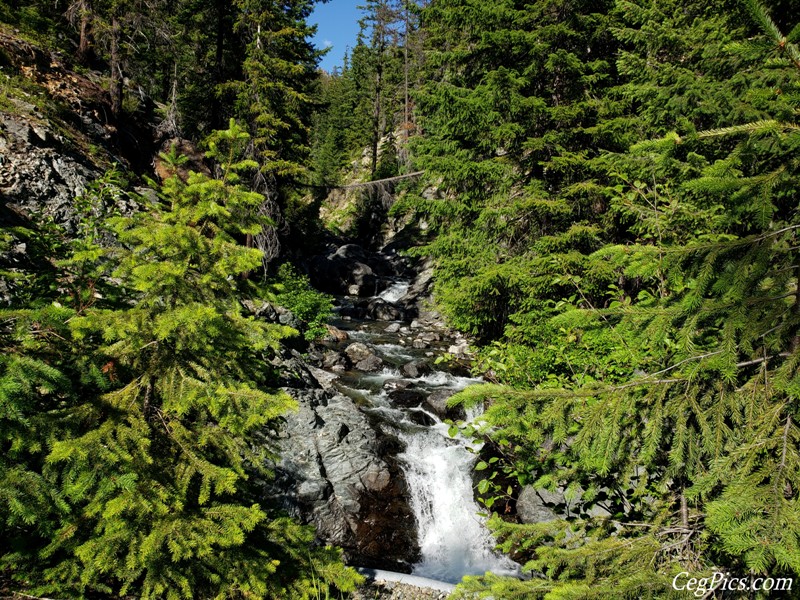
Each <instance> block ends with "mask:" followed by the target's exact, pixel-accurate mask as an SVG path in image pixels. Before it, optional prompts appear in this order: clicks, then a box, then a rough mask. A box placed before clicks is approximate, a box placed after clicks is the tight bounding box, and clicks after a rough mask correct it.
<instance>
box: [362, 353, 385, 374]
mask: <svg viewBox="0 0 800 600" xmlns="http://www.w3.org/2000/svg"><path fill="white" fill-rule="evenodd" d="M382 366H383V360H381V358H380V357H378V356H375V355H374V354H371V355H369V356H368V357H367V358H365V359H364V360H360V361H358V362H357V363H356V369H358V370H359V371H366V372H370V371H377V370H378V369H380V368H381V367H382Z"/></svg>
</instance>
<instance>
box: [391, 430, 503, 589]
mask: <svg viewBox="0 0 800 600" xmlns="http://www.w3.org/2000/svg"><path fill="white" fill-rule="evenodd" d="M401 438H402V440H403V441H404V442H405V443H406V451H405V452H404V453H403V454H400V455H399V458H401V459H402V460H403V462H404V463H405V474H406V481H407V483H408V487H409V492H410V504H411V509H412V510H413V511H414V516H415V517H416V520H417V531H418V536H419V545H420V551H421V554H422V559H421V560H420V562H419V563H417V564H416V565H415V567H414V571H413V574H414V575H419V576H421V577H430V578H432V579H438V580H440V581H447V582H452V583H456V582H458V581H460V580H461V578H462V577H463V576H464V575H476V574H481V575H482V574H483V573H485V572H486V571H494V572H498V573H506V574H510V573H515V572H516V568H515V567H516V565H515V564H514V563H513V562H512V561H511V560H510V559H508V558H506V557H504V556H500V555H498V554H497V553H495V552H494V551H493V550H492V547H493V545H494V542H493V540H492V538H491V536H490V534H489V532H488V531H487V530H486V527H485V526H484V524H483V519H482V518H481V517H479V516H478V514H477V513H478V512H480V508H479V507H478V505H477V504H476V503H475V500H474V499H473V491H472V478H471V472H472V464H473V462H474V460H475V456H474V455H473V454H471V453H470V452H468V451H467V449H466V448H465V447H464V445H463V444H462V443H461V442H460V441H457V440H452V439H450V438H449V437H448V436H447V426H446V425H444V424H438V425H436V426H433V427H430V428H428V429H426V430H424V431H416V432H414V433H403V434H401Z"/></svg>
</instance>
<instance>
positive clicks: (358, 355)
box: [344, 342, 375, 363]
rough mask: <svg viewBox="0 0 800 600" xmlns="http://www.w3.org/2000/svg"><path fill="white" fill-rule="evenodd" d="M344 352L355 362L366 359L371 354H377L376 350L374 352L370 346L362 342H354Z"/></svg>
mask: <svg viewBox="0 0 800 600" xmlns="http://www.w3.org/2000/svg"><path fill="white" fill-rule="evenodd" d="M344 352H345V354H347V356H348V358H350V360H351V361H353V362H354V363H357V362H359V361H362V360H365V359H367V358H369V357H370V356H375V352H373V351H372V350H371V349H370V348H369V346H367V345H366V344H363V343H361V342H354V343H352V344H350V345H349V346H348V347H347V348H345V350H344Z"/></svg>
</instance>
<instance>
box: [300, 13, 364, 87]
mask: <svg viewBox="0 0 800 600" xmlns="http://www.w3.org/2000/svg"><path fill="white" fill-rule="evenodd" d="M359 4H363V0H330V2H328V3H326V4H317V6H316V8H315V9H314V13H313V14H312V15H311V18H310V19H309V22H310V23H312V24H316V25H317V35H315V36H314V37H313V42H314V44H315V45H316V46H318V47H319V48H326V47H328V46H330V48H331V50H330V52H328V54H326V55H325V56H323V57H322V62H321V63H320V66H321V67H322V68H323V69H325V70H326V71H331V70H332V69H333V67H341V66H342V58H343V57H344V53H345V50H346V49H347V48H348V47H350V48H352V47H353V46H354V45H355V43H356V35H357V34H358V20H359V19H360V18H361V16H362V15H361V11H360V10H358V9H357V8H356V6H358V5H359Z"/></svg>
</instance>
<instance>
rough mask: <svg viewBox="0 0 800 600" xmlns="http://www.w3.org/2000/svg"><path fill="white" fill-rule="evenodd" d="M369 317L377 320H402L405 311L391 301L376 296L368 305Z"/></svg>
mask: <svg viewBox="0 0 800 600" xmlns="http://www.w3.org/2000/svg"><path fill="white" fill-rule="evenodd" d="M367 317H368V318H370V319H374V320H376V321H401V320H403V318H404V313H403V311H402V309H400V308H398V307H397V306H395V305H394V304H392V303H391V302H387V301H386V300H383V299H381V298H375V299H374V300H372V301H371V302H370V303H369V305H367Z"/></svg>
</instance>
